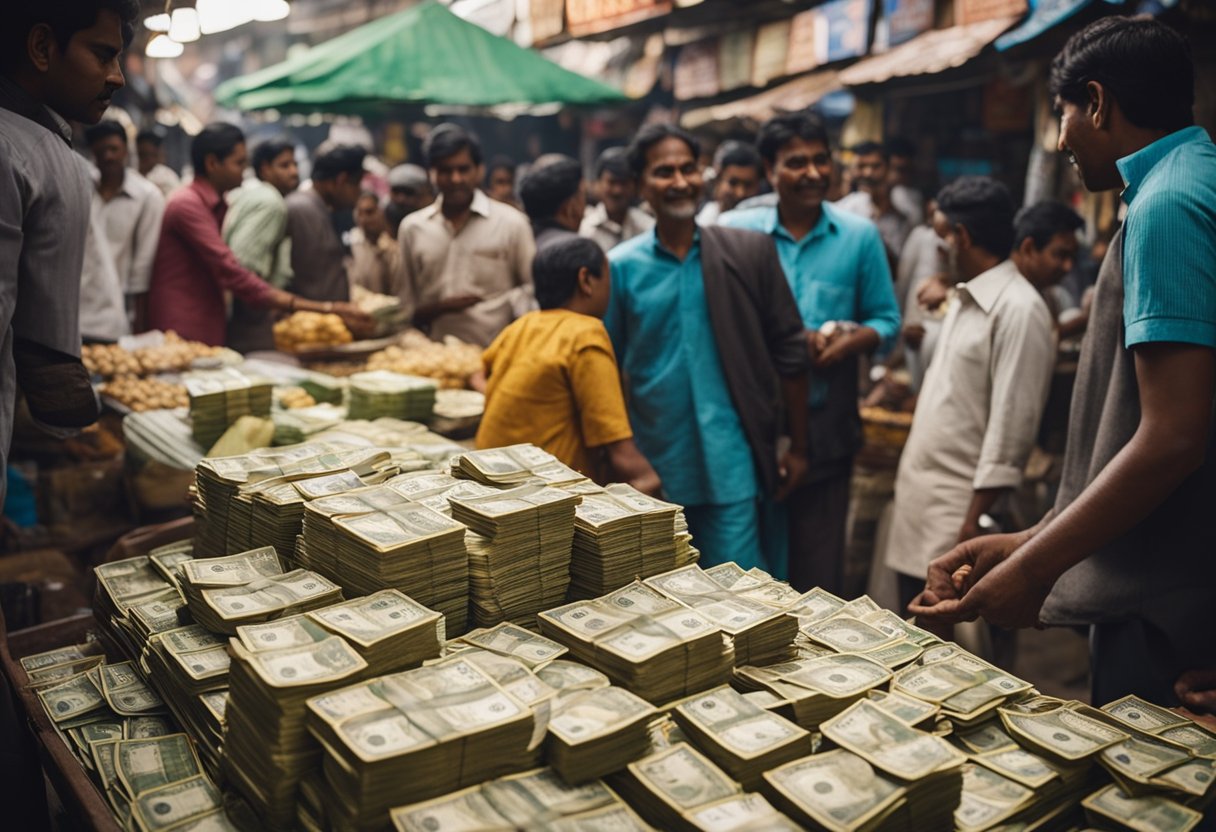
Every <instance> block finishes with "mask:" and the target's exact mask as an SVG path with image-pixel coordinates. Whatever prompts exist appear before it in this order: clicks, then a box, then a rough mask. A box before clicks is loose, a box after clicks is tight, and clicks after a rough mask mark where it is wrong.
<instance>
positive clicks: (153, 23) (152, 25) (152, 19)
mask: <svg viewBox="0 0 1216 832" xmlns="http://www.w3.org/2000/svg"><path fill="white" fill-rule="evenodd" d="M169 21H170V17H169V13H168V12H161V13H160V14H154V15H149V16H148V17H145V18H144V28H145V29H147V30H148V31H149V32H167V31H169Z"/></svg>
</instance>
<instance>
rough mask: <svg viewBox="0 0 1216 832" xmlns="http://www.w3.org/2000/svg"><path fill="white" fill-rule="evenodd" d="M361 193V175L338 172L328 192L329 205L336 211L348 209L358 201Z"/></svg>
mask: <svg viewBox="0 0 1216 832" xmlns="http://www.w3.org/2000/svg"><path fill="white" fill-rule="evenodd" d="M362 193H363V176H362V175H359V176H353V175H351V174H349V173H339V174H338V175H337V176H336V177H335V178H334V180H333V188H331V189H330V192H329V200H331V207H332V208H334V209H335V210H338V211H349V210H351V209H352V208H354V207H355V203H357V202H358V201H359V196H360V195H361V194H362Z"/></svg>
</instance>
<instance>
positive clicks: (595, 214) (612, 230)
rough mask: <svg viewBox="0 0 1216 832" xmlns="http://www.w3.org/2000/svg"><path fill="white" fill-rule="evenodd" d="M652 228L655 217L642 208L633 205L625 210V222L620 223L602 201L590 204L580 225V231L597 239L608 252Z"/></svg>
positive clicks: (583, 234)
mask: <svg viewBox="0 0 1216 832" xmlns="http://www.w3.org/2000/svg"><path fill="white" fill-rule="evenodd" d="M652 228H654V217H652V216H650V214H647V213H646V212H645V211H643V210H642V209H641V208H638V207H636V206H632V205H631V206H630V207H629V210H628V211H626V212H625V222H623V223H619V222H616V221H615V220H613V219H611V218H610V217H609V216H608V209H607V208H605V207H604V203H602V202H601V203H598V204H597V205H591V206H588V208H587V211H586V213H584V214H583V222H582V224H581V225H580V226H579V227H578V233H579V234H581V235H582V236H584V237H589V238H591V239H592V240H595V241H596V242H597V243H599V244H600V248H602V249H603V250H604V251H605V253H607V252H609V251H612V249H613V248H615V247H616V246H618V245H620V244H621V243H623V242H625V241H626V240H632V239H633V238H634V237H636V236H638V235H639V234H641V233H642V232H644V231H649V230H650V229H652Z"/></svg>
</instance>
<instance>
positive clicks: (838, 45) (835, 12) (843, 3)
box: [815, 0, 874, 62]
mask: <svg viewBox="0 0 1216 832" xmlns="http://www.w3.org/2000/svg"><path fill="white" fill-rule="evenodd" d="M873 10H874V3H873V0H829V2H827V3H824V4H823V5H822V6H819V7H818V8H817V9H815V11H816V12H818V13H819V15H820V20H822V21H823V23H824V25H825V27H826V28H827V35H828V37H827V54H826V55H825V57H826V59H827V61H828V62H831V61H842V60H844V59H845V58H859V57H861V56H862V55H864V54H866V53H867V52H869V51H870V14H871V13H872V12H873Z"/></svg>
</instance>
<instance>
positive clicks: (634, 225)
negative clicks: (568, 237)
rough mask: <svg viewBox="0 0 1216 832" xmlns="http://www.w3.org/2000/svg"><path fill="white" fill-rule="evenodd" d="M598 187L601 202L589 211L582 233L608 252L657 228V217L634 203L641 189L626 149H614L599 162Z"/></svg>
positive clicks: (596, 165)
mask: <svg viewBox="0 0 1216 832" xmlns="http://www.w3.org/2000/svg"><path fill="white" fill-rule="evenodd" d="M594 187H595V194H596V196H598V197H599V200H600V201H599V202H598V203H596V204H595V205H592V206H590V207H589V208H587V210H586V212H585V213H584V214H583V222H582V224H581V225H579V228H578V233H579V234H580V235H581V236H583V237H590V238H591V239H592V240H595V241H596V242H597V243H599V244H600V248H602V249H603V250H604V251H605V252H608V251H611V250H612V249H613V248H615V247H616V246H617V245H618V244H619V243H623V242H625V241H626V240H631V239H633V238H634V237H636V236H637V235H639V234H641V233H642V232H643V231H649V230H650V229H651V227H652V226H653V225H654V217H652V216H651V215H650V214H647V213H646V212H645V211H643V210H642V209H641V208H639V207H637V206H636V205H634V204H633V201H634V198H635V197H636V196H637V190H638V189H637V182H636V180H635V179H634V177H633V171H632V170H630V169H629V162H628V160H627V159H626V158H625V148H623V147H610V148H608V149H607V150H605V151H604V152H603V153H601V154H600V157H599V158H598V159H596V160H595V182H594Z"/></svg>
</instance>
